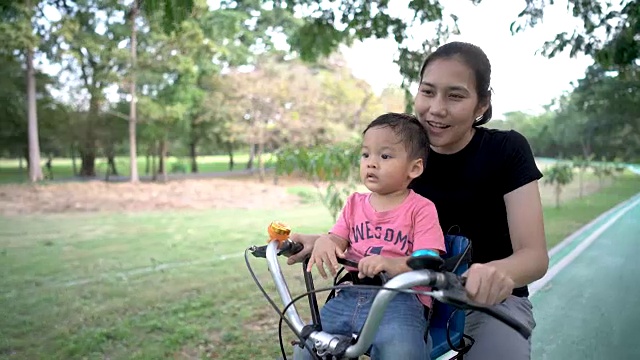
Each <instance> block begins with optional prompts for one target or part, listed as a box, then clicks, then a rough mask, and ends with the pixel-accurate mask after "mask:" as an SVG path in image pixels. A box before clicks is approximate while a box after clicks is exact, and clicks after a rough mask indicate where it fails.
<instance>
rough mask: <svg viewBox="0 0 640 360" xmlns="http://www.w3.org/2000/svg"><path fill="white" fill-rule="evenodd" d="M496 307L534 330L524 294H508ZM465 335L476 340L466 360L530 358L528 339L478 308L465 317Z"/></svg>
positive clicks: (529, 303)
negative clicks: (522, 295)
mask: <svg viewBox="0 0 640 360" xmlns="http://www.w3.org/2000/svg"><path fill="white" fill-rule="evenodd" d="M495 307H497V308H499V309H500V310H502V311H504V312H506V313H508V314H509V315H511V316H513V317H514V318H515V319H516V320H518V321H520V322H522V323H523V324H525V325H526V326H528V327H529V328H530V329H532V330H533V328H535V326H536V322H535V320H534V319H533V311H532V310H533V306H532V305H531V302H530V301H529V299H528V298H526V297H517V296H513V295H511V296H509V297H508V298H507V299H506V300H505V301H504V302H502V303H501V304H498V305H495ZM465 334H467V335H469V336H471V337H472V338H473V339H475V343H474V344H473V346H472V347H471V350H469V352H468V353H466V354H465V355H464V359H465V360H485V359H490V360H529V359H531V338H529V340H525V339H524V338H523V337H522V336H520V334H519V333H517V332H516V331H515V330H513V329H512V328H510V327H508V326H507V325H505V324H503V323H502V322H500V321H499V320H496V319H494V318H492V317H491V316H489V315H486V314H484V313H481V312H477V311H468V312H467V317H466V320H465Z"/></svg>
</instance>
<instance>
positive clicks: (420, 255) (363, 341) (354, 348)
mask: <svg viewBox="0 0 640 360" xmlns="http://www.w3.org/2000/svg"><path fill="white" fill-rule="evenodd" d="M267 230H268V233H269V240H268V243H267V245H263V246H255V245H254V246H251V247H249V248H248V249H247V250H246V251H245V262H246V264H247V268H248V270H249V272H250V273H251V275H252V277H253V280H254V281H255V282H256V285H257V286H258V288H259V289H260V290H261V292H262V293H263V295H264V296H265V298H266V299H267V301H268V302H269V303H270V304H271V306H272V307H273V308H274V309H275V310H276V312H278V314H279V316H280V321H279V326H278V337H279V340H280V350H281V353H282V356H283V359H284V360H286V359H287V357H286V354H285V350H284V345H283V343H282V323H283V322H285V323H287V325H288V326H289V328H290V329H291V331H292V332H293V333H294V334H295V335H296V337H297V338H298V339H299V341H300V342H299V344H298V346H301V347H305V348H306V349H307V351H309V352H310V354H311V355H312V357H313V358H315V359H357V358H358V357H360V356H362V355H368V353H367V350H368V349H369V347H370V346H371V343H372V342H373V339H374V336H375V333H376V330H377V328H378V326H379V324H380V321H381V320H382V315H383V313H384V310H385V308H386V305H387V304H388V303H389V301H391V299H392V298H393V297H394V296H395V295H396V294H397V293H398V292H409V293H415V294H417V293H420V294H425V295H429V296H431V297H433V298H434V300H435V301H434V304H435V303H436V301H437V302H440V303H442V304H448V305H450V306H453V307H454V308H457V309H461V310H467V309H470V310H476V311H481V312H484V313H486V314H488V315H490V316H493V317H494V318H496V319H498V320H500V321H502V322H503V323H505V324H506V325H508V326H510V327H511V328H513V329H514V330H515V331H517V332H518V333H519V334H520V335H521V336H523V337H524V338H525V339H528V338H529V337H530V336H531V329H529V328H528V327H527V326H526V325H524V324H522V323H520V322H519V321H518V320H516V319H514V318H513V317H511V316H510V315H508V314H506V313H503V312H501V311H498V310H496V309H492V308H488V307H483V306H481V305H478V304H474V303H473V302H472V301H471V300H470V299H469V298H468V297H467V293H466V290H465V288H464V280H465V279H464V278H462V277H461V276H459V275H458V274H455V273H454V272H452V271H448V270H447V267H445V263H446V262H445V260H444V259H442V258H441V257H440V256H438V254H437V253H435V252H433V251H430V250H418V251H416V252H414V253H413V254H412V255H411V257H410V258H409V260H408V261H407V265H408V266H409V267H410V268H411V269H412V271H409V272H406V273H403V274H400V275H397V276H395V277H393V278H389V277H388V276H387V275H386V274H384V273H381V274H379V275H380V276H381V278H382V284H383V285H382V286H372V285H348V286H360V287H365V288H376V289H379V290H380V291H379V292H378V293H377V295H376V297H375V299H374V301H373V304H372V306H371V310H370V312H369V314H368V316H367V319H366V320H365V323H364V325H363V326H362V329H361V330H360V332H359V333H357V334H353V335H352V336H344V335H336V334H330V333H327V332H324V331H322V329H321V326H320V316H319V311H318V302H317V299H316V296H315V294H316V293H318V292H321V291H332V290H337V289H340V288H343V287H345V286H344V285H334V286H331V287H327V288H323V289H315V288H314V285H313V279H312V277H311V273H309V272H307V271H305V269H306V265H307V264H308V259H307V260H305V261H304V262H303V273H304V279H305V285H306V288H307V292H305V293H303V294H301V295H299V296H296V297H295V298H292V295H291V292H290V291H289V287H288V285H287V283H286V281H285V279H284V276H283V274H282V270H281V268H280V264H279V262H278V256H291V255H293V254H296V253H298V252H299V251H301V250H302V247H303V246H302V244H298V243H294V242H292V241H291V240H290V239H289V235H290V233H291V229H290V228H289V227H288V226H286V225H285V224H283V223H279V222H273V223H271V224H270V225H269V227H268V228H267ZM248 252H250V253H251V254H252V255H253V256H254V257H257V258H266V259H267V264H268V268H269V272H270V273H271V276H272V278H273V281H274V283H275V286H276V290H277V292H278V294H279V296H280V299H281V301H282V303H283V305H284V309H283V310H279V309H278V306H277V305H276V304H275V302H274V301H273V300H272V299H271V298H270V297H269V295H268V294H267V293H266V291H265V290H264V288H263V287H262V285H260V282H259V281H258V279H257V277H256V276H255V274H254V272H253V270H252V269H251V265H250V264H249V258H248V254H247V253H248ZM465 253H466V250H465ZM462 255H463V256H459V257H458V258H456V259H453V260H454V261H456V262H457V264H456V267H457V265H459V263H460V262H461V261H462V259H463V257H464V254H462ZM338 262H339V263H341V264H342V265H347V266H351V267H356V268H357V265H358V264H357V263H355V262H351V261H349V260H346V259H338ZM334 284H335V281H334ZM416 286H427V287H430V288H431V291H422V292H418V291H415V290H412V289H411V288H413V287H416ZM304 297H307V298H308V300H309V306H310V308H311V310H312V313H311V317H312V322H311V324H305V323H304V322H303V321H302V319H301V318H300V315H299V314H298V311H297V309H296V307H295V302H296V301H298V300H300V299H302V298H304ZM434 308H435V307H434ZM446 326H447V327H448V322H447V325H446ZM458 326H459V324H458ZM462 327H464V321H463V320H462ZM433 330H434V329H433V327H430V331H433ZM447 330H448V329H447ZM462 335H463V336H465V337H467V336H466V335H464V334H462ZM308 340H309V341H311V343H312V346H311V347H312V348H311V347H310V346H307V344H308V343H307V341H308ZM471 340H472V341H471V344H469V345H467V346H464V347H463V348H459V349H458V348H455V347H454V345H453V343H452V341H451V339H450V338H449V337H448V336H447V339H446V340H443V341H446V342H447V345H448V347H449V348H450V349H452V350H454V351H455V352H457V354H456V355H455V356H454V357H452V358H451V359H457V358H459V356H460V355H462V354H464V353H466V352H467V351H468V350H469V349H470V347H471V346H473V339H471ZM438 345H442V344H436V343H434V344H433V346H434V348H436V347H437V346H438ZM439 347H440V348H442V346H439ZM432 354H433V353H432ZM441 355H442V354H437V356H438V358H439V359H440V358H442V356H441Z"/></svg>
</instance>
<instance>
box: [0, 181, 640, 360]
mask: <svg viewBox="0 0 640 360" xmlns="http://www.w3.org/2000/svg"><path fill="white" fill-rule="evenodd" d="M291 191H293V192H304V191H302V190H301V189H300V188H295V189H292V190H291ZM639 191H640V177H638V176H633V177H631V176H626V177H623V178H620V179H618V180H617V181H616V182H615V183H613V184H612V185H611V186H609V187H607V188H605V189H602V190H600V191H599V192H597V193H594V194H591V195H589V196H586V197H584V198H582V199H573V200H570V201H568V202H566V203H565V204H564V205H563V207H562V208H560V209H555V208H553V207H550V206H549V205H548V202H547V201H545V204H546V205H547V206H545V224H546V231H547V238H548V241H549V247H551V246H553V245H554V244H556V243H557V242H558V241H560V240H561V239H562V238H564V237H565V236H567V235H569V234H570V233H571V232H573V231H575V230H576V229H577V228H579V227H580V226H582V225H583V224H585V223H587V222H588V221H589V220H591V219H593V218H594V217H596V216H597V215H598V214H600V213H602V212H603V211H605V210H607V209H609V208H611V207H612V206H614V205H616V204H617V203H619V202H620V201H623V200H624V199H626V198H628V197H629V196H631V195H633V194H635V193H637V192H639ZM274 217H275V218H277V219H281V220H284V221H286V222H288V223H289V224H291V225H292V226H294V231H299V232H320V231H326V229H327V228H328V227H329V226H330V225H331V222H332V221H331V218H330V216H329V213H328V211H327V210H326V209H325V208H323V207H322V206H319V205H318V204H317V202H315V201H313V198H312V197H309V199H308V203H307V204H306V205H303V206H301V207H299V208H297V209H294V210H283V211H274V210H246V209H243V210H208V211H175V212H147V213H78V214H56V215H28V216H20V217H17V216H16V217H0V259H1V260H0V288H1V289H2V290H1V291H0V309H2V313H3V315H2V316H0V334H1V336H0V359H159V358H171V359H173V358H177V359H198V358H203V357H206V358H217V359H274V358H276V357H277V356H279V348H278V344H277V317H276V316H275V314H274V312H273V310H272V309H271V308H270V307H269V305H268V304H267V302H266V300H265V299H264V298H263V297H262V295H261V293H260V292H259V290H258V289H257V288H256V286H255V285H254V283H253V281H252V280H251V278H250V276H249V273H248V271H247V269H246V266H245V263H244V259H243V257H242V253H243V251H244V249H245V248H247V247H248V246H250V245H252V244H263V243H264V242H265V240H266V230H265V228H266V226H267V224H268V223H269V222H270V221H271V220H274ZM250 260H251V264H252V266H253V268H254V270H255V271H256V272H257V274H258V275H259V277H260V279H261V281H262V283H263V284H264V285H265V286H266V288H267V291H269V292H270V293H271V294H272V295H274V296H275V291H274V289H273V287H272V286H269V280H270V276H269V274H268V272H267V270H266V264H265V262H264V260H258V259H253V258H251V259H250ZM285 275H288V279H290V280H289V283H290V286H291V289H292V291H293V292H294V293H300V292H301V290H302V288H303V286H304V284H303V280H302V273H301V271H300V267H299V266H295V267H286V269H285ZM324 284H325V282H322V281H317V283H316V286H318V287H320V286H323V285H324ZM325 297H326V295H325V294H321V295H319V299H320V300H321V301H323V300H324V298H325ZM302 304H304V303H302ZM307 319H308V317H307ZM285 334H286V335H285V336H286V337H285V341H287V340H290V339H291V336H290V333H289V332H287V331H285ZM287 348H289V349H290V347H289V346H287Z"/></svg>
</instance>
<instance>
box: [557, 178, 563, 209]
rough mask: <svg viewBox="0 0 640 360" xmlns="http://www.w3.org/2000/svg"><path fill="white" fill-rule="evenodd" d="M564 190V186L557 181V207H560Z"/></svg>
mask: <svg viewBox="0 0 640 360" xmlns="http://www.w3.org/2000/svg"><path fill="white" fill-rule="evenodd" d="M561 191H562V186H560V184H558V183H556V208H559V207H560V192H561Z"/></svg>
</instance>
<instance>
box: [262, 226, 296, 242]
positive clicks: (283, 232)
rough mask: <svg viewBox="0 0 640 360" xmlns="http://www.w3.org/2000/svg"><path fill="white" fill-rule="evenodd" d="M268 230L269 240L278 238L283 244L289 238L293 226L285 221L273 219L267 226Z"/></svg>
mask: <svg viewBox="0 0 640 360" xmlns="http://www.w3.org/2000/svg"><path fill="white" fill-rule="evenodd" d="M267 232H269V241H271V240H278V242H279V243H281V244H282V243H283V242H285V241H287V239H289V235H290V234H291V228H290V227H289V226H288V225H287V224H285V223H283V222H280V221H272V222H271V224H269V226H268V227H267Z"/></svg>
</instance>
